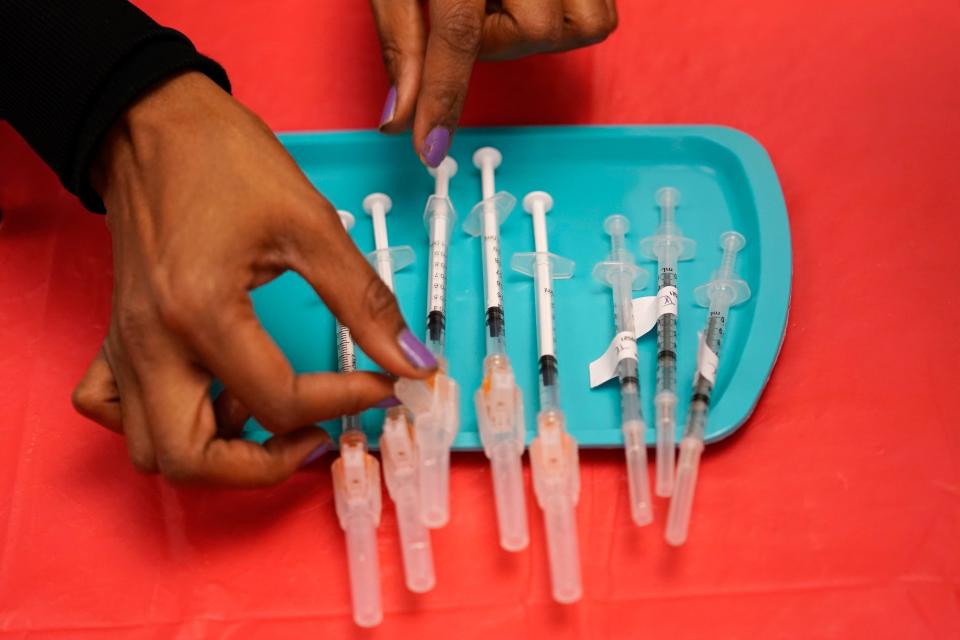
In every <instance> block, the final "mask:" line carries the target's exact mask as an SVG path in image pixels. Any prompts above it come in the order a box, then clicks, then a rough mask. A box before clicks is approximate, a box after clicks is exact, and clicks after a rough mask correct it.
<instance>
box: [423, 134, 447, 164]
mask: <svg viewBox="0 0 960 640" xmlns="http://www.w3.org/2000/svg"><path fill="white" fill-rule="evenodd" d="M449 149H450V130H449V129H446V128H444V127H434V128H433V129H431V130H430V133H428V134H427V137H426V138H424V139H423V144H421V145H420V155H421V156H423V161H424V162H426V163H427V166H428V167H434V168H436V167H439V166H440V163H441V162H443V159H444V158H446V157H447V151H448V150H449Z"/></svg>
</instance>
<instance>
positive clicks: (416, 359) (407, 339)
mask: <svg viewBox="0 0 960 640" xmlns="http://www.w3.org/2000/svg"><path fill="white" fill-rule="evenodd" d="M397 344H399V345H400V349H401V350H402V351H403V355H405V356H406V357H407V361H408V362H410V364H412V365H413V366H415V367H416V368H417V369H436V368H437V359H436V358H434V357H433V354H432V353H430V350H429V349H427V345H425V344H423V343H422V342H420V340H418V339H417V336H415V335H413V333H411V332H410V329H404V330H403V331H401V332H400V335H399V336H397Z"/></svg>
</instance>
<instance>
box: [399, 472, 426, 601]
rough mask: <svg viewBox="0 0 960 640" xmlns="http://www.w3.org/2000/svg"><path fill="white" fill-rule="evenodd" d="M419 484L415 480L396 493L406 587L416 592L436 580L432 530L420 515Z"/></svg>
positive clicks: (423, 590) (422, 590)
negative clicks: (431, 540)
mask: <svg viewBox="0 0 960 640" xmlns="http://www.w3.org/2000/svg"><path fill="white" fill-rule="evenodd" d="M416 492H417V488H416V486H414V485H413V484H412V483H411V484H409V485H406V486H404V487H402V488H401V489H400V490H399V491H397V492H395V494H394V495H393V499H394V500H393V502H394V506H395V508H396V512H397V529H398V531H399V533H400V549H401V552H402V554H403V574H404V579H405V581H406V584H407V588H408V589H409V590H410V591H413V592H414V593H424V592H426V591H429V590H430V589H432V588H433V587H434V585H435V584H436V576H435V573H434V568H433V549H432V546H431V544H430V531H429V530H428V529H427V527H426V526H425V525H424V523H423V520H422V519H421V517H420V504H419V502H418V500H417V493H416Z"/></svg>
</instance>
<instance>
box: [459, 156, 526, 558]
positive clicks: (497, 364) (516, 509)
mask: <svg viewBox="0 0 960 640" xmlns="http://www.w3.org/2000/svg"><path fill="white" fill-rule="evenodd" d="M502 159H503V157H502V156H501V155H500V152H499V151H497V150H496V149H494V148H493V147H482V148H480V149H477V151H476V152H475V153H474V154H473V164H474V166H476V167H477V168H478V169H480V176H481V181H482V187H483V200H482V201H481V202H479V203H478V204H477V205H476V206H475V207H474V208H473V210H472V211H471V212H470V215H469V216H468V217H467V219H466V220H465V221H464V223H463V229H464V231H466V232H467V233H469V234H470V235H472V236H482V237H483V247H482V256H483V290H484V299H485V302H486V305H485V306H486V316H485V317H486V327H487V332H486V338H487V340H486V343H487V356H486V358H484V360H483V381H482V382H481V383H480V388H479V389H478V390H477V392H476V394H475V395H474V404H475V405H476V410H477V423H478V426H479V431H480V439H481V441H482V442H483V451H484V453H486V455H487V458H489V459H490V469H491V475H492V476H493V493H494V499H495V501H496V506H497V525H498V528H499V531H500V546H501V547H503V548H504V549H506V550H507V551H520V550H521V549H525V548H526V546H527V544H528V543H529V541H530V535H529V531H528V529H527V503H526V498H525V496H524V491H523V463H522V457H523V447H524V438H525V435H526V431H525V428H524V423H523V395H522V394H521V392H520V387H519V386H517V382H516V379H515V378H514V375H513V367H512V366H511V365H510V358H508V357H507V343H506V332H505V324H504V315H503V281H502V274H501V270H500V225H501V224H503V221H504V220H506V218H507V216H509V215H510V212H511V211H512V210H513V207H514V205H515V204H516V202H517V201H516V198H514V197H513V196H512V195H510V194H509V193H507V192H505V191H501V192H499V193H496V192H495V191H496V190H495V187H494V170H495V169H496V168H497V167H498V166H500V162H501V160H502Z"/></svg>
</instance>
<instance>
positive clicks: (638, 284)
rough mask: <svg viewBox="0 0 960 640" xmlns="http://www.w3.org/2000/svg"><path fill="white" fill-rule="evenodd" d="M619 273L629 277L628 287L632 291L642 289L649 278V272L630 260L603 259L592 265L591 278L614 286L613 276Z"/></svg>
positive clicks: (605, 284)
mask: <svg viewBox="0 0 960 640" xmlns="http://www.w3.org/2000/svg"><path fill="white" fill-rule="evenodd" d="M621 273H624V274H626V275H627V276H628V277H629V278H630V288H631V289H632V290H633V291H639V290H641V289H643V288H644V287H646V286H647V282H648V281H649V280H650V272H648V271H647V270H646V269H644V268H643V267H639V266H637V265H636V264H633V263H630V262H619V261H613V260H605V261H603V262H598V263H597V264H596V265H594V267H593V279H594V280H596V281H597V282H598V283H600V284H602V285H604V286H606V287H614V286H616V283H615V282H614V276H616V275H619V274H621Z"/></svg>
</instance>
